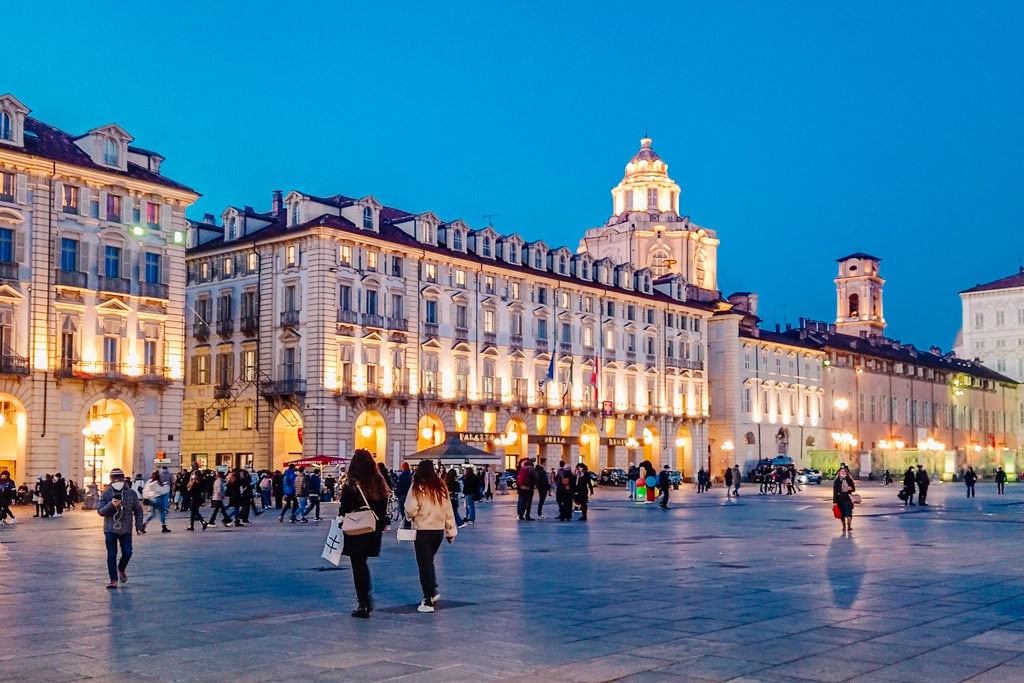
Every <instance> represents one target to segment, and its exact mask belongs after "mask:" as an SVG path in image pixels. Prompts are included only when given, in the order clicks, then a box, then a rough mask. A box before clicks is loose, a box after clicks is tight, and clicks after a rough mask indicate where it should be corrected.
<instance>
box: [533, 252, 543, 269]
mask: <svg viewBox="0 0 1024 683" xmlns="http://www.w3.org/2000/svg"><path fill="white" fill-rule="evenodd" d="M542 264H543V261H542V260H541V255H540V252H539V251H535V252H533V267H534V268H536V269H537V270H540V269H541V268H542Z"/></svg>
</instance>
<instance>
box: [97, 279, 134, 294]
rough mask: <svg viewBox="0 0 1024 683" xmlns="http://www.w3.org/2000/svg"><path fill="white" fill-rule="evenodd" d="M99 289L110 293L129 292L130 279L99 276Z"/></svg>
mask: <svg viewBox="0 0 1024 683" xmlns="http://www.w3.org/2000/svg"><path fill="white" fill-rule="evenodd" d="M98 289H99V291H101V292H110V293H112V294H129V293H130V292H131V290H132V281H131V280H129V279H128V278H126V277H109V276H107V275H100V276H99V288H98Z"/></svg>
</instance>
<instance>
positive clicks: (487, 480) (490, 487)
mask: <svg viewBox="0 0 1024 683" xmlns="http://www.w3.org/2000/svg"><path fill="white" fill-rule="evenodd" d="M494 488H495V487H494V471H493V470H492V469H491V466H490V465H487V466H486V467H485V468H484V500H487V501H490V500H493V499H494Z"/></svg>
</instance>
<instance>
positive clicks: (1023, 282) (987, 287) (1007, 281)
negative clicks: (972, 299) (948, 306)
mask: <svg viewBox="0 0 1024 683" xmlns="http://www.w3.org/2000/svg"><path fill="white" fill-rule="evenodd" d="M1014 287H1024V268H1021V269H1020V272H1018V273H1014V274H1013V275H1009V276H1007V277H1004V278H1000V279H999V280H993V281H992V282H986V283H985V284H983V285H974V286H973V287H971V288H970V289H965V290H963V291H962V292H960V293H961V294H970V293H971V292H991V291H995V290H997V289H1012V288H1014Z"/></svg>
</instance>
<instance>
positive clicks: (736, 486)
mask: <svg viewBox="0 0 1024 683" xmlns="http://www.w3.org/2000/svg"><path fill="white" fill-rule="evenodd" d="M741 479H742V477H741V476H740V466H739V465H738V464H735V463H734V464H733V466H732V495H733V496H735V497H736V498H739V497H740V480H741Z"/></svg>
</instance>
